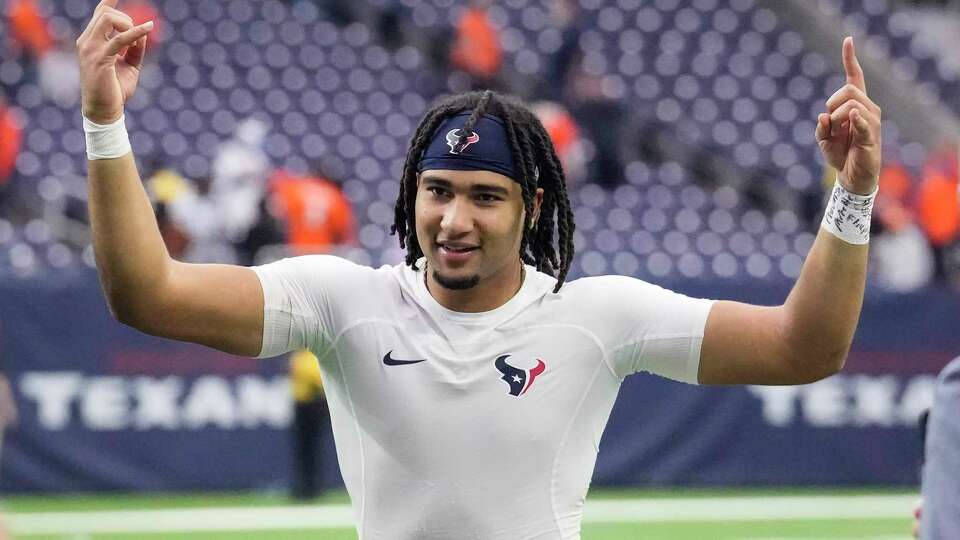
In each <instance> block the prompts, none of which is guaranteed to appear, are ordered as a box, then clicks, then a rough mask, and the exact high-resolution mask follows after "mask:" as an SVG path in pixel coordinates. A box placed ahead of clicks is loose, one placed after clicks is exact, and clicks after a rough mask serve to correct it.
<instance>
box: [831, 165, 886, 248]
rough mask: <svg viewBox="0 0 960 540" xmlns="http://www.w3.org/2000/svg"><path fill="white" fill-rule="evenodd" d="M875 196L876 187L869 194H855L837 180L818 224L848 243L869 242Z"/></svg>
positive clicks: (859, 243) (860, 243)
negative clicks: (821, 220)
mask: <svg viewBox="0 0 960 540" xmlns="http://www.w3.org/2000/svg"><path fill="white" fill-rule="evenodd" d="M876 197H877V189H874V190H873V193H871V194H870V195H857V194H856V193H850V192H849V191H847V190H846V189H844V187H843V186H842V185H841V184H840V181H839V180H837V182H836V183H835V184H834V185H833V191H832V192H831V193H830V200H829V201H827V210H826V211H825V212H824V213H823V222H822V223H821V225H820V226H821V227H823V228H824V229H826V230H827V231H829V232H830V233H832V234H833V235H834V236H836V237H837V238H839V239H841V240H843V241H844V242H846V243H848V244H856V245H863V244H867V243H869V242H870V216H871V214H872V213H873V200H874V199H875V198H876Z"/></svg>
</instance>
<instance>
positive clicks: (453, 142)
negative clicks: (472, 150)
mask: <svg viewBox="0 0 960 540" xmlns="http://www.w3.org/2000/svg"><path fill="white" fill-rule="evenodd" d="M460 132H461V130H460V129H451V130H450V131H448V132H447V146H449V147H450V153H451V154H459V153H461V152H463V151H464V150H466V149H467V147H468V146H470V145H471V144H473V143H475V142H477V141H479V140H480V135H479V134H477V133H476V132H475V131H468V132H467V133H468V135H467V138H466V139H465V140H464V141H463V142H462V143H461V142H460V135H461V133H460Z"/></svg>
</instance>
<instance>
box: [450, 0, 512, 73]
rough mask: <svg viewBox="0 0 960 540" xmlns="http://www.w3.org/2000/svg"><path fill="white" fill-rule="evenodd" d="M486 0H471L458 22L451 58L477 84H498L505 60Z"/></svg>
mask: <svg viewBox="0 0 960 540" xmlns="http://www.w3.org/2000/svg"><path fill="white" fill-rule="evenodd" d="M488 5H489V2H488V1H487V0H472V1H471V2H470V6H469V7H468V8H467V9H466V10H465V11H464V12H463V15H462V16H461V17H460V20H458V21H457V24H456V34H455V36H454V41H453V48H452V49H451V51H450V62H451V64H452V65H453V67H454V68H457V69H460V70H462V71H464V72H466V73H467V74H468V75H470V76H471V77H472V78H473V83H474V88H486V87H496V84H495V80H496V77H497V74H498V73H499V72H500V67H501V65H502V63H503V53H502V51H501V47H500V32H499V31H498V30H497V27H496V26H495V25H494V24H493V21H491V20H490V15H489V14H488V13H487V6H488Z"/></svg>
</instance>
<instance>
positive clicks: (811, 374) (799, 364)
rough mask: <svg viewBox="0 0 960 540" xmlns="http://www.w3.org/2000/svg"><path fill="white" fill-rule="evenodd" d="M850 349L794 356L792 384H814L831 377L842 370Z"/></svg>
mask: <svg viewBox="0 0 960 540" xmlns="http://www.w3.org/2000/svg"><path fill="white" fill-rule="evenodd" d="M849 351H850V348H849V347H844V348H843V349H842V350H833V351H810V350H808V351H806V353H805V354H800V355H795V356H794V362H793V365H794V366H795V371H794V373H795V374H796V375H795V382H794V384H809V383H814V382H817V381H820V380H823V379H826V378H827V377H832V376H833V375H836V374H837V373H840V372H841V371H842V370H843V366H844V365H845V364H846V361H847V354H848V353H849Z"/></svg>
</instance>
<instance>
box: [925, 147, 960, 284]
mask: <svg viewBox="0 0 960 540" xmlns="http://www.w3.org/2000/svg"><path fill="white" fill-rule="evenodd" d="M957 187H958V182H957V149H956V147H955V146H952V145H948V146H944V147H943V148H941V149H940V150H937V151H935V152H931V154H930V156H929V157H928V158H927V163H926V165H925V166H924V168H923V181H922V183H921V185H920V191H919V193H918V195H917V213H918V217H919V219H920V225H921V227H923V230H924V232H925V233H926V235H927V238H928V239H929V240H930V244H931V245H932V246H933V249H934V251H935V253H936V257H937V276H938V277H943V276H945V274H946V271H945V267H944V265H943V262H944V261H943V252H944V250H945V249H946V248H947V247H948V246H950V245H951V244H953V243H954V242H956V241H957V240H958V232H960V201H958V200H957Z"/></svg>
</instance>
